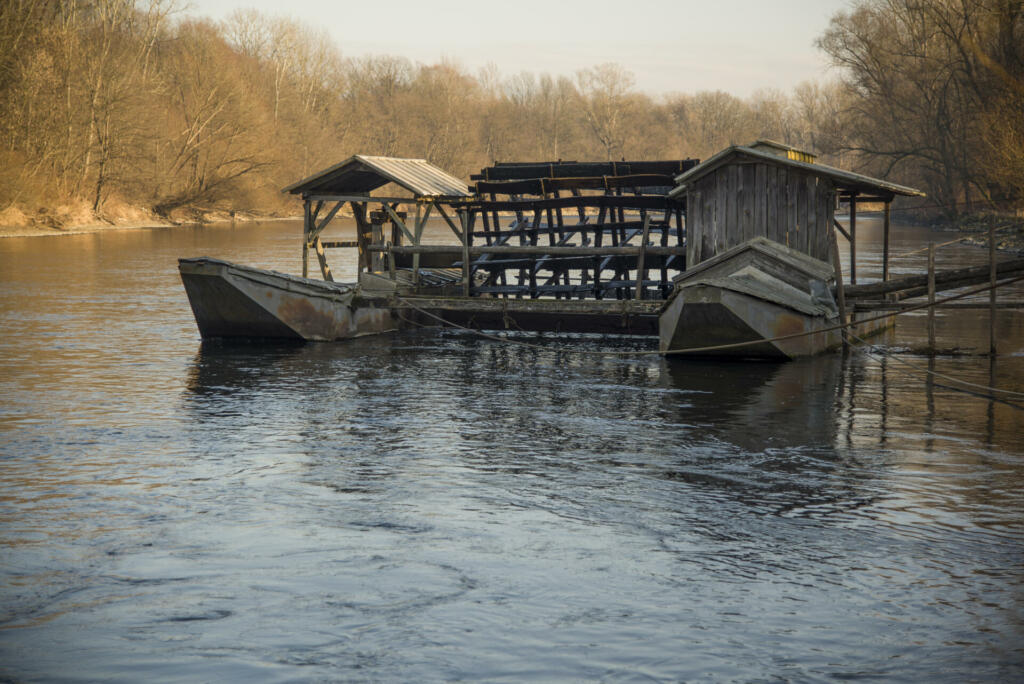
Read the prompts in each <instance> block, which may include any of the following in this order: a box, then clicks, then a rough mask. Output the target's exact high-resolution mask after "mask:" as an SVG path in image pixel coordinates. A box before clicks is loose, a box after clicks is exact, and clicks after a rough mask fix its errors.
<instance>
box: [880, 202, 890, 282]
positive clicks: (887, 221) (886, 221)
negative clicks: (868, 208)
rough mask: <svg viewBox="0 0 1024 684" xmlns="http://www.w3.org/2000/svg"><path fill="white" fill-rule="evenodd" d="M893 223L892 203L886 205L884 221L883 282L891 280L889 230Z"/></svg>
mask: <svg viewBox="0 0 1024 684" xmlns="http://www.w3.org/2000/svg"><path fill="white" fill-rule="evenodd" d="M891 223H892V203H891V202H886V203H885V213H884V214H883V219H882V280H888V279H889V228H890V225H891Z"/></svg>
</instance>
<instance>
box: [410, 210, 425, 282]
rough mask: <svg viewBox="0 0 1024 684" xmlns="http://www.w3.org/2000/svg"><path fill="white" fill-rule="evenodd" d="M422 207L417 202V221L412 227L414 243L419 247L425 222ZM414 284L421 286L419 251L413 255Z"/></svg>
mask: <svg viewBox="0 0 1024 684" xmlns="http://www.w3.org/2000/svg"><path fill="white" fill-rule="evenodd" d="M421 209H422V205H421V204H420V203H419V202H417V203H416V222H415V223H414V224H413V228H412V229H413V237H412V243H413V244H414V245H416V246H417V247H419V244H420V236H421V235H422V234H423V224H422V223H421V221H422V218H421V217H422V214H421V213H420V210H421ZM412 284H413V286H419V284H420V255H419V253H418V252H417V253H416V254H413V255H412Z"/></svg>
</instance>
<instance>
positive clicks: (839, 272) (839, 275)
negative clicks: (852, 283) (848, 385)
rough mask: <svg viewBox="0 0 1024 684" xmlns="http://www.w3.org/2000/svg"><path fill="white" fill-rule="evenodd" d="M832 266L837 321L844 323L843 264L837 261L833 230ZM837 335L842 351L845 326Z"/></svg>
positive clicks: (844, 345)
mask: <svg viewBox="0 0 1024 684" xmlns="http://www.w3.org/2000/svg"><path fill="white" fill-rule="evenodd" d="M832 267H833V268H834V269H835V272H836V295H838V299H839V321H840V322H841V323H842V324H843V325H846V288H845V286H844V285H843V265H842V263H840V261H839V239H838V238H836V234H835V231H832ZM839 336H840V337H841V338H842V339H843V351H846V349H847V346H848V344H849V343H848V342H847V339H846V328H843V329H841V330H840V331H839Z"/></svg>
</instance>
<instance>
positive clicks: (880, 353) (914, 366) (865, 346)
mask: <svg viewBox="0 0 1024 684" xmlns="http://www.w3.org/2000/svg"><path fill="white" fill-rule="evenodd" d="M847 334H848V335H849V336H850V337H852V338H854V339H855V340H857V341H858V342H860V343H861V345H862V346H861V347H859V348H860V349H862V350H863V352H864V353H865V354H867V355H868V356H872V357H875V358H879V357H885V358H889V359H892V360H894V361H898V362H899V363H902V364H903V365H905V366H909V367H910V368H912V369H914V370H915V371H917V372H919V373H925V374H926V375H930V376H932V377H935V378H941V379H943V380H947V381H949V382H955V383H959V384H961V385H966V386H967V387H973V388H976V389H979V390H985V391H988V392H998V393H1000V394H1007V395H1009V396H1011V397H1022V398H1024V392H1014V391H1013V390H1006V389H1000V388H998V387H991V386H989V385H979V384H978V383H975V382H968V381H967V380H960V379H959V378H954V377H953V376H952V375H946V374H945V373H938V372H936V371H933V370H931V369H930V368H923V367H921V366H918V365H917V364H916V363H911V362H910V361H907V360H906V359H901V358H900V357H898V356H896V355H895V354H891V353H888V352H886V351H884V350H880V351H878V353H877V354H876V353H875V352H874V350H873V348H872V347H873V345H872V344H871V343H870V342H868V341H867V340H865V339H864V338H863V337H860V336H859V335H857V334H855V333H853V332H848V333H847ZM905 372H906V371H905ZM942 386H943V387H946V388H947V389H951V390H954V391H956V392H966V393H967V394H972V395H974V396H976V397H982V398H984V399H992V400H994V401H998V402H1000V403H1003V404H1006V405H1007V406H1012V407H1013V408H1015V409H1017V410H1019V411H1024V406H1021V405H1019V404H1014V403H1013V402H1010V401H1006V400H1005V399H1000V398H999V397H995V396H992V395H991V394H981V393H979V392H972V391H971V390H967V389H963V388H961V387H950V386H949V385H942Z"/></svg>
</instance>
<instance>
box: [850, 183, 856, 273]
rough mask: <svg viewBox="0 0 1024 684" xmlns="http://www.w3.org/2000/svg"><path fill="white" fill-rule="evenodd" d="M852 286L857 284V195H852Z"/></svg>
mask: <svg viewBox="0 0 1024 684" xmlns="http://www.w3.org/2000/svg"><path fill="white" fill-rule="evenodd" d="M850 284H851V285H856V284H857V193H850Z"/></svg>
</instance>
